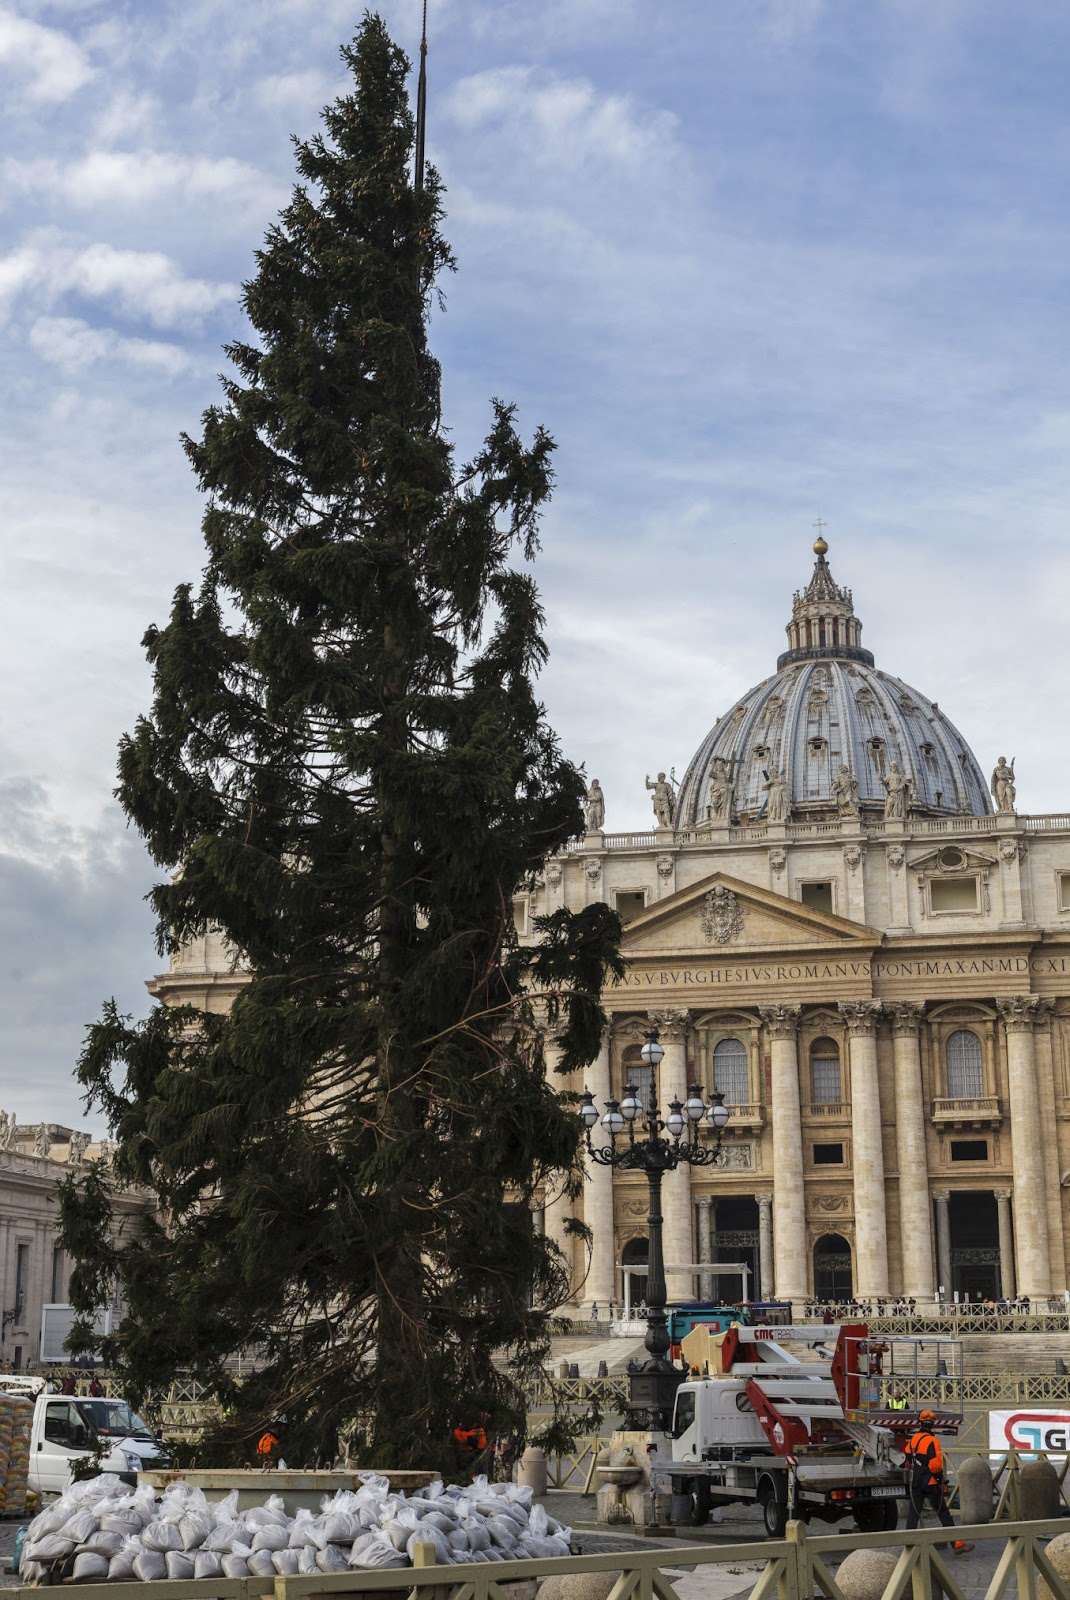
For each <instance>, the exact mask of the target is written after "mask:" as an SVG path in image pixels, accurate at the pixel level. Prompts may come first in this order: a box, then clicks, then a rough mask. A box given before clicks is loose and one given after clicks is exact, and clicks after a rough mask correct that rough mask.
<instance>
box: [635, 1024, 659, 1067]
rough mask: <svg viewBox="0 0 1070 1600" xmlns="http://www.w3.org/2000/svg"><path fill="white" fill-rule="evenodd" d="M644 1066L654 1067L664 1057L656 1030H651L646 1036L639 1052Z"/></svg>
mask: <svg viewBox="0 0 1070 1600" xmlns="http://www.w3.org/2000/svg"><path fill="white" fill-rule="evenodd" d="M639 1056H640V1059H641V1060H642V1062H643V1065H644V1066H647V1067H656V1066H658V1065H659V1063H660V1062H661V1061H662V1060H663V1059H664V1056H665V1052H664V1050H663V1049H662V1048H661V1046H660V1044H659V1043H658V1036H657V1032H656V1031H654V1030H652V1031H651V1032H650V1033H648V1034H647V1036H646V1043H645V1044H644V1046H643V1048H642V1049H641V1050H640V1052H639Z"/></svg>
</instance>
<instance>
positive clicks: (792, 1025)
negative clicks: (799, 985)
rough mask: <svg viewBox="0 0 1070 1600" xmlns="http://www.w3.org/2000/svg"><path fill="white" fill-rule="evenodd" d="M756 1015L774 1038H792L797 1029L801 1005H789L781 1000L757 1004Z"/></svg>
mask: <svg viewBox="0 0 1070 1600" xmlns="http://www.w3.org/2000/svg"><path fill="white" fill-rule="evenodd" d="M758 1015H759V1016H760V1017H761V1019H762V1021H763V1022H764V1024H765V1026H766V1027H767V1028H768V1029H769V1032H770V1034H771V1036H772V1037H773V1038H774V1039H794V1038H795V1035H796V1033H797V1032H798V1029H799V1018H800V1017H801V1016H802V1006H789V1005H785V1004H784V1003H783V1002H782V1001H781V1002H779V1003H778V1004H776V1005H771V1006H759V1007H758Z"/></svg>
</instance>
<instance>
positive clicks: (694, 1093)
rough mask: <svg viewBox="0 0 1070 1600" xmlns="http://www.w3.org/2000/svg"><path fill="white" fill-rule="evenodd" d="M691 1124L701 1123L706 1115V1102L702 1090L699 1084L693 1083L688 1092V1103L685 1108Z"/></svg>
mask: <svg viewBox="0 0 1070 1600" xmlns="http://www.w3.org/2000/svg"><path fill="white" fill-rule="evenodd" d="M684 1110H685V1112H686V1113H687V1118H688V1121H689V1122H701V1121H702V1119H703V1117H704V1116H705V1115H706V1102H705V1101H704V1100H703V1098H702V1090H701V1089H700V1088H699V1086H698V1084H697V1083H693V1084H692V1085H691V1087H690V1089H688V1091H687V1103H686V1104H685V1106H684Z"/></svg>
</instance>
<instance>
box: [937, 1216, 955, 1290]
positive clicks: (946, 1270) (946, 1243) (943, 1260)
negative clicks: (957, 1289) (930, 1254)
mask: <svg viewBox="0 0 1070 1600" xmlns="http://www.w3.org/2000/svg"><path fill="white" fill-rule="evenodd" d="M950 1199H951V1194H950V1191H949V1190H947V1189H934V1190H933V1203H934V1204H935V1206H936V1278H937V1288H939V1289H943V1291H944V1299H945V1301H952V1300H954V1298H955V1296H954V1294H953V1293H952V1289H951V1217H950V1214H949V1212H948V1208H947V1206H948V1201H949V1200H950Z"/></svg>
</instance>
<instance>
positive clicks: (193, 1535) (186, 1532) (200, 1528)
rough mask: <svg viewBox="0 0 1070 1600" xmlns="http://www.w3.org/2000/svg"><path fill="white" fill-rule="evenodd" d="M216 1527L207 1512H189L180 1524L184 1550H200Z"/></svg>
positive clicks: (179, 1528) (179, 1529)
mask: <svg viewBox="0 0 1070 1600" xmlns="http://www.w3.org/2000/svg"><path fill="white" fill-rule="evenodd" d="M214 1527H215V1523H214V1522H213V1521H212V1519H211V1517H210V1516H209V1515H208V1513H207V1511H187V1512H186V1514H185V1516H184V1517H183V1518H182V1519H181V1521H180V1522H179V1524H178V1531H179V1533H180V1534H181V1536H182V1548H183V1550H199V1549H200V1547H201V1545H202V1544H203V1543H204V1541H205V1540H206V1539H207V1537H208V1535H209V1534H210V1533H211V1531H212V1529H213V1528H214Z"/></svg>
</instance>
